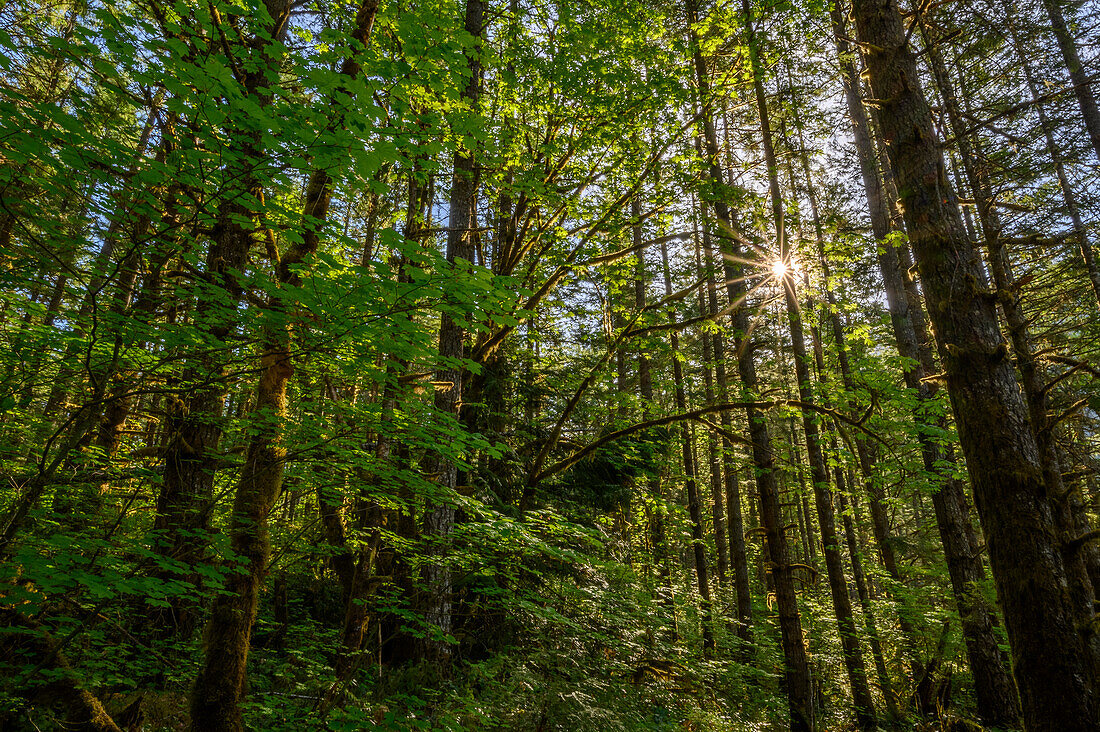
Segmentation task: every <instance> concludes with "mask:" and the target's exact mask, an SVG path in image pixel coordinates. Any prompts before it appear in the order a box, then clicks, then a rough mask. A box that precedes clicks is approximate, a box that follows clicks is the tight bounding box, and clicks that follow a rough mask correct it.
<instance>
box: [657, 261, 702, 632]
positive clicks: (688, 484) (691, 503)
mask: <svg viewBox="0 0 1100 732" xmlns="http://www.w3.org/2000/svg"><path fill="white" fill-rule="evenodd" d="M661 262H662V263H663V264H664V275H665V297H671V296H672V277H671V275H670V273H669V266H668V245H667V244H665V242H664V241H662V242H661ZM669 322H670V323H671V325H672V326H673V327H672V330H671V332H670V336H669V338H670V340H671V344H672V353H673V356H672V381H673V385H674V387H675V391H676V408H677V409H678V410H680V412H681V413H683V412H686V411H687V408H688V407H687V393H686V392H685V390H684V370H683V367H682V366H681V365H680V359H679V358H677V357H676V354H677V353H679V351H680V337H679V335H678V333H677V330H676V327H675V326H676V315H675V313H670V314H669ZM680 429H681V430H682V435H681V443H682V445H683V461H684V489H685V491H686V492H687V501H688V517H689V518H690V519H691V549H692V556H693V557H694V558H695V578H696V580H697V583H696V584H697V586H698V589H699V597H700V600H701V604H702V610H703V613H702V614H703V652H704V653H706V652H708V651H710V650H713V649H714V633H713V631H712V630H711V623H712V609H711V608H712V603H711V597H710V581H709V580H708V579H707V552H706V545H705V544H704V543H703V511H702V508H701V507H700V506H699V486H698V484H697V483H696V482H695V475H696V471H695V449H694V446H693V444H692V432H691V429H690V428H689V426H688V425H681V426H680Z"/></svg>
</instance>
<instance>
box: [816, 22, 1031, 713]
mask: <svg viewBox="0 0 1100 732" xmlns="http://www.w3.org/2000/svg"><path fill="white" fill-rule="evenodd" d="M832 20H833V30H834V38H835V40H836V44H837V51H838V53H839V55H840V57H841V60H842V61H841V63H842V66H841V69H842V73H843V79H844V83H845V92H846V98H847V103H848V113H849V117H850V119H851V122H852V131H853V135H854V137H855V142H856V152H857V156H858V161H859V165H860V172H861V174H862V178H863V184H864V190H865V191H866V193H867V200H868V206H869V208H870V213H871V227H872V231H873V232H874V235H875V240H876V242H877V243H878V247H879V252H880V254H879V269H880V271H881V273H882V278H883V282H884V284H885V289H886V301H887V306H888V308H889V311H890V321H891V324H892V326H893V331H894V338H895V341H896V343H897V348H898V353H899V354H900V355H901V356H902V357H903V358H906V359H909V361H910V363H912V364H913V366H912V367H910V368H908V369H906V370H905V371H904V373H903V376H904V378H905V383H906V385H907V387H908V388H910V389H913V390H914V391H915V392H916V393H917V395H918V397H919V398H920V400H921V401H922V402H927V401H929V400H932V399H934V398H935V394H934V392H933V390H932V387H931V386H930V384H929V382H927V381H925V376H930V375H932V374H933V373H935V371H934V362H933V357H932V353H931V348H930V346H929V343H928V340H929V339H928V336H927V332H926V329H925V327H924V324H925V320H924V317H923V311H922V310H921V305H920V300H919V296H918V295H917V293H916V289H915V287H909V286H908V283H907V282H906V278H905V276H904V275H903V272H905V271H907V270H908V266H906V267H905V268H904V269H903V267H902V264H901V261H900V257H899V253H907V251H908V250H907V248H903V247H895V246H894V245H893V244H892V243H891V242H890V241H889V239H888V237H889V235H890V233H891V230H893V229H894V227H893V226H892V225H891V215H890V212H891V208H890V207H889V206H888V205H887V194H886V183H885V182H884V181H881V180H880V179H879V175H878V172H877V170H876V163H875V161H876V157H877V156H876V153H875V151H874V150H873V147H872V142H871V130H870V125H869V122H868V119H867V115H866V112H865V110H864V107H863V103H862V101H861V100H860V98H859V94H858V76H857V75H856V71H855V67H854V65H853V64H852V63H851V62H850V61H846V59H848V58H849V53H850V51H849V47H848V44H847V41H846V40H845V38H846V37H847V30H846V29H845V27H844V17H843V15H842V13H841V12H840V10H839V9H838V8H834V9H833V11H832ZM885 162H886V166H885V167H884V171H883V172H884V173H888V172H889V161H885ZM914 418H915V420H916V421H917V422H918V425H919V424H920V423H921V422H922V421H923V420H925V419H926V418H925V417H921V416H920V415H919V413H917V414H914ZM938 426H939V427H942V426H943V425H938ZM918 440H919V442H920V444H921V456H922V460H923V462H924V466H925V470H926V471H928V473H929V474H930V475H942V476H943V477H942V478H941V479H940V483H939V484H938V485H937V486H935V488H934V491H933V494H932V504H933V507H934V509H935V513H936V524H937V527H938V529H939V534H940V540H941V542H942V544H943V549H944V556H945V558H946V561H947V568H948V574H949V576H950V578H951V585H952V590H953V592H954V595H955V601H956V605H957V607H958V611H959V617H960V620H961V624H962V631H963V636H964V639H965V642H966V648H967V655H968V658H969V661H970V669H971V673H972V674H973V676H974V686H975V692H976V696H977V702H978V712H979V714H980V715H981V717H982V719H983V720H984V721H985V722H986V723H987V724H990V725H993V726H1002V725H1003V726H1013V725H1014V724H1015V723H1016V720H1017V719H1018V716H1019V712H1018V709H1019V707H1018V702H1017V699H1016V689H1015V688H1014V687H1015V685H1014V684H1013V682H1012V679H1011V678H1010V676H1009V673H1008V670H1007V663H1006V662H1005V659H1003V658H1002V654H1001V651H1000V648H999V646H998V643H997V639H996V637H995V636H994V634H993V626H994V625H995V618H994V615H993V609H992V608H991V607H989V606H988V605H987V604H986V603H985V601H984V599H983V598H982V596H981V593H980V592H977V591H976V588H977V586H978V584H979V583H980V582H981V580H982V578H983V576H984V574H985V572H984V570H983V568H982V564H981V557H980V545H981V542H980V541H979V540H978V537H977V536H976V535H975V533H974V529H973V526H972V524H971V522H970V518H969V516H968V513H969V511H968V508H967V503H966V499H965V496H964V490H963V486H962V483H961V481H958V480H955V479H954V478H951V477H950V474H949V472H948V471H949V470H950V469H951V468H948V471H945V470H944V469H943V468H942V467H941V466H944V465H949V461H952V460H953V455H952V454H951V453H950V451H945V450H944V449H943V448H942V447H941V446H940V445H938V444H937V443H936V442H935V441H934V440H933V439H932V437H931V435H930V434H929V431H928V429H918ZM858 447H859V446H858V445H857V448H858ZM868 447H869V446H868ZM859 457H860V465H861V468H862V469H863V471H864V474H865V475H867V474H870V461H869V457H870V456H869V454H868V453H867V451H866V450H861V451H860V453H859ZM945 473H947V474H946V475H945ZM868 485H869V486H874V487H875V490H876V491H881V489H880V488H877V484H875V483H874V481H870V482H869V483H868ZM869 495H871V496H872V498H871V517H872V525H873V528H874V530H875V535H876V538H877V539H878V543H879V546H880V547H881V548H888V549H889V554H888V556H889V563H888V564H887V563H885V562H884V565H885V566H886V568H887V571H888V572H890V573H891V575H892V576H895V575H894V573H896V572H897V563H896V560H894V558H893V549H892V545H891V544H890V542H889V541H886V540H884V539H885V532H886V515H885V510H884V507H883V505H882V502H881V493H879V497H878V499H877V500H876V497H875V494H871V493H869ZM885 558H886V553H885V552H884V559H885ZM891 567H893V570H892V571H891ZM903 613H904V611H903ZM914 681H919V676H918V677H915V678H914Z"/></svg>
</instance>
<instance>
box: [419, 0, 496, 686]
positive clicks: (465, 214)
mask: <svg viewBox="0 0 1100 732" xmlns="http://www.w3.org/2000/svg"><path fill="white" fill-rule="evenodd" d="M486 6H487V3H486V2H485V0H466V11H465V20H464V23H463V27H464V28H465V30H466V32H467V33H469V34H470V36H472V37H473V40H474V43H473V45H471V46H470V47H469V48H468V50H467V51H466V68H467V71H468V73H469V76H468V77H467V79H466V85H465V87H464V88H463V90H462V101H463V104H464V106H465V108H466V112H467V113H468V114H477V110H478V99H479V96H480V93H481V52H482V51H481V41H482V40H483V39H484V34H485V22H486V18H485V10H486ZM473 144H474V141H473V138H472V137H471V138H463V139H462V140H461V145H462V147H460V148H459V149H458V150H457V151H456V152H455V155H454V174H453V177H452V179H451V193H450V219H449V221H448V223H447V261H448V262H449V263H451V264H452V265H457V266H456V267H455V272H456V273H460V272H462V271H463V269H464V268H465V267H466V266H468V264H463V262H465V263H472V262H473V261H474V252H475V249H476V247H475V243H476V237H477V216H476V204H477V188H478V181H477V161H476V159H475V155H474V149H473ZM465 337H466V333H465V329H464V328H463V326H462V325H461V324H460V323H458V322H456V321H455V319H454V318H453V317H452V316H451V315H450V314H449V313H446V312H444V313H443V315H442V318H441V321H440V325H439V358H440V360H441V362H442V364H444V365H441V366H440V368H439V370H438V371H437V372H436V377H435V380H436V382H437V383H438V384H440V386H439V387H438V388H437V390H436V393H435V408H436V410H438V411H439V412H440V413H441V414H447V415H451V416H452V417H454V418H456V419H457V418H458V417H459V410H460V409H461V405H462V380H463V378H464V376H465V369H463V368H461V367H459V366H458V365H457V364H456V363H455V362H456V361H457V360H458V359H461V358H462V357H463V355H464V354H465V345H464V340H465ZM427 467H428V472H429V474H431V475H432V476H433V478H434V480H435V481H436V483H437V484H438V485H439V486H440V488H441V489H442V490H441V496H440V497H439V498H436V499H433V500H432V501H430V505H428V506H426V507H425V510H424V521H423V536H424V537H425V538H426V539H428V540H429V541H432V540H434V541H438V542H445V541H446V539H447V537H448V536H449V535H450V533H451V530H452V529H453V528H454V521H455V509H454V506H453V505H451V504H450V502H449V501H450V499H449V496H450V495H451V494H453V491H454V490H455V487H456V486H457V485H458V466H457V465H456V464H455V461H454V459H453V458H451V457H448V456H446V455H444V454H442V453H435V454H433V455H432V456H431V457H430V459H429V460H428V462H427ZM433 551H434V552H435V553H436V554H437V557H438V558H437V559H436V560H435V561H433V562H430V563H428V564H427V565H426V566H425V567H424V576H423V581H424V593H425V597H424V606H423V609H424V613H425V615H426V619H427V621H428V622H429V623H431V624H432V625H434V626H435V627H436V628H438V630H439V632H440V633H441V634H443V635H448V634H450V632H451V627H452V624H453V617H452V601H451V591H452V590H451V584H452V583H451V578H450V571H449V570H448V569H447V568H446V567H445V566H444V564H443V561H442V552H443V551H444V550H443V548H442V547H437V548H435V549H433ZM422 656H423V657H424V658H425V659H427V660H432V661H436V662H439V663H442V664H446V663H448V662H449V660H450V647H449V645H448V644H447V643H446V642H445V641H439V640H426V641H425V642H424V644H423V649H422Z"/></svg>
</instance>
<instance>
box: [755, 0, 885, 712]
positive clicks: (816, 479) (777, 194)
mask: <svg viewBox="0 0 1100 732" xmlns="http://www.w3.org/2000/svg"><path fill="white" fill-rule="evenodd" d="M741 12H742V16H743V17H742V20H743V22H744V24H745V35H746V43H747V46H748V54H749V63H750V67H751V69H752V81H753V91H754V93H755V97H756V107H757V111H758V112H759V116H760V128H761V138H762V140H763V147H764V162H765V165H766V166H767V172H768V188H769V192H770V194H771V206H772V220H773V223H774V225H775V235H776V244H777V245H778V247H779V252H780V255H779V256H780V261H781V262H783V263H784V265H785V266H789V265H790V264H791V262H792V259H791V254H790V249H789V242H788V241H787V232H786V224H785V222H784V211H783V209H784V205H783V196H782V192H781V191H780V188H779V167H778V162H777V161H776V156H775V148H774V144H773V142H772V129H771V121H770V117H769V114H768V105H767V99H766V97H765V93H764V80H763V68H762V64H761V63H760V56H759V52H760V50H759V47H758V45H757V40H756V35H755V30H754V28H753V19H752V10H751V8H750V6H749V1H748V0H741ZM778 279H779V283H778V284H779V286H780V287H782V288H783V297H784V300H785V302H786V305H787V322H788V325H789V326H790V333H791V346H792V348H793V349H794V367H795V374H796V376H797V378H798V395H799V399H800V400H801V401H802V403H803V404H804V405H807V406H812V405H813V404H814V394H813V386H812V381H811V377H810V362H809V359H810V356H809V354H808V352H807V350H806V338H805V333H804V329H803V325H802V314H801V307H800V306H799V303H798V296H797V295H796V293H795V285H794V277H793V273H792V272H790V271H788V272H786V273H785V274H784V275H782V276H781V277H779V278H778ZM802 429H803V432H804V433H805V435H806V454H807V457H808V458H809V461H810V477H811V480H812V481H813V494H814V503H815V506H816V508H817V517H818V526H819V528H820V529H821V543H822V550H823V552H824V555H825V569H826V573H827V574H828V577H829V589H830V594H831V596H832V601H833V612H834V613H835V614H836V622H837V629H838V631H839V633H840V644H841V650H842V655H843V656H844V665H845V668H846V669H847V671H848V682H849V683H850V684H851V688H852V702H853V705H854V707H855V713H856V720H857V722H858V724H859V726H860V727H861V728H862V729H867V730H869V729H874V727H875V726H876V720H875V707H874V702H873V700H872V699H871V689H870V687H869V686H868V684H867V672H866V669H865V667H864V664H863V652H862V650H861V649H860V645H859V636H858V635H857V631H856V625H855V617H854V616H853V614H852V603H851V598H850V597H849V596H848V581H847V579H846V578H845V576H844V560H843V558H842V557H841V554H840V539H839V537H838V536H837V531H836V510H835V508H834V506H833V497H832V492H831V491H830V489H829V473H828V471H827V470H826V468H825V456H824V453H823V452H822V447H821V434H820V428H819V426H818V423H817V414H816V413H815V412H813V411H811V409H809V408H805V407H804V408H803V410H802ZM808 520H809V519H808V517H807V521H808Z"/></svg>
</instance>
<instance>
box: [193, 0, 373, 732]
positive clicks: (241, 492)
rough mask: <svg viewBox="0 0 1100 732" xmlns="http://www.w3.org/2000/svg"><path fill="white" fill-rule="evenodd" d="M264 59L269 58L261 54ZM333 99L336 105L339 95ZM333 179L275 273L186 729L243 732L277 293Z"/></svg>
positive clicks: (270, 422)
mask: <svg viewBox="0 0 1100 732" xmlns="http://www.w3.org/2000/svg"><path fill="white" fill-rule="evenodd" d="M377 10H378V3H377V0H364V2H363V4H362V5H361V6H360V8H359V11H358V13H357V15H356V27H355V30H354V31H353V38H354V39H355V40H356V41H357V42H359V43H360V44H362V45H364V46H365V45H366V44H367V43H368V42H369V39H370V34H371V30H372V28H373V25H374V18H375V15H376V13H377ZM267 11H268V13H269V14H270V15H271V18H272V20H273V22H274V26H273V28H272V29H271V31H272V32H271V37H273V38H280V37H281V36H282V33H283V31H284V30H285V27H286V22H287V19H288V16H289V11H290V6H289V4H287V3H286V2H283V1H282V0H279V2H278V4H273V5H270V6H269V7H268V8H267ZM257 45H259V47H260V48H267V46H266V43H265V42H262V41H259V40H258V39H257ZM264 58H265V60H266V61H268V62H271V61H273V59H271V58H270V57H268V56H266V53H265V55H264ZM274 70H275V69H274V68H273V67H272V66H266V67H265V65H261V66H260V69H259V70H257V71H254V72H251V74H250V76H251V75H254V76H255V78H254V79H250V81H251V83H250V84H249V85H248V86H247V87H246V88H248V89H250V90H252V91H255V90H256V89H257V88H259V87H260V85H261V84H273V83H275V82H274V81H273V79H272V78H271V77H270V76H269V74H270V75H271V76H274V74H273V73H272V72H273V71H274ZM340 73H341V75H342V76H343V77H345V78H347V79H348V80H350V79H353V78H354V77H356V76H357V75H358V73H359V64H358V62H357V61H356V60H355V59H354V57H348V58H347V59H345V60H344V63H343V64H342V66H341V68H340ZM341 91H342V90H341ZM333 94H334V96H333V99H334V100H335V98H336V97H335V94H336V90H334V92H333ZM334 106H335V105H334ZM333 124H334V125H335V126H337V127H343V126H344V124H343V118H342V115H340V114H339V113H337V115H336V117H335V119H334V120H333ZM331 180H332V173H331V172H330V171H329V169H328V168H323V167H318V168H316V169H315V170H314V171H313V173H312V175H311V176H310V179H309V183H308V184H307V186H306V192H305V202H304V205H303V207H302V217H301V221H302V236H301V239H300V240H298V241H297V242H295V243H294V244H293V245H292V246H291V247H290V248H289V249H288V250H287V251H286V252H285V253H284V254H283V256H282V258H281V259H280V261H279V263H278V267H277V268H276V275H277V277H278V284H279V286H280V289H279V290H276V291H274V292H273V293H272V294H271V296H270V300H269V302H268V310H269V317H270V318H271V320H272V322H271V323H270V324H269V326H268V332H267V333H266V335H265V343H264V351H263V355H262V356H261V358H260V379H259V384H258V385H257V388H256V396H255V402H254V404H253V407H252V413H251V418H250V421H251V423H252V425H253V432H252V437H251V439H250V441H249V445H248V451H247V453H246V456H245V462H244V465H243V467H242V469H241V475H240V479H239V481H238V482H237V485H236V486H235V492H234V494H235V497H234V501H233V511H232V516H231V519H230V526H229V539H230V546H231V548H232V550H233V554H234V556H236V557H237V558H238V559H239V560H240V561H241V562H242V564H243V565H244V567H243V571H240V572H234V573H232V574H230V575H229V578H228V580H227V582H226V586H225V588H224V590H223V591H222V592H221V593H219V594H218V596H217V597H216V598H215V600H214V604H213V608H212V610H211V616H210V620H209V621H208V622H207V625H206V631H205V634H204V638H203V648H204V651H205V653H204V658H203V665H202V668H201V670H200V671H199V675H198V678H196V680H195V685H194V688H193V689H192V693H191V729H192V730H195V732H198V730H203V731H204V732H205V731H206V730H213V731H216V732H221V731H223V730H224V731H226V732H238V731H239V730H243V729H244V722H243V719H242V716H241V708H240V705H241V702H242V701H243V699H244V696H245V691H246V681H247V664H248V653H249V647H250V644H251V637H252V626H253V623H254V622H255V619H256V611H257V608H258V606H259V597H260V589H261V587H262V586H263V581H264V577H265V575H266V573H267V568H268V563H269V560H270V555H271V538H270V535H269V534H268V529H267V523H268V516H269V515H270V513H271V510H272V508H274V505H275V501H276V499H277V498H278V497H279V492H280V491H281V489H282V482H283V472H284V469H285V466H286V457H287V454H286V447H285V445H283V442H282V438H283V421H284V420H285V418H286V397H287V384H288V382H289V381H290V377H291V375H292V374H293V371H294V367H293V364H292V355H291V342H290V330H289V326H288V324H287V323H286V322H285V317H284V316H285V313H286V312H287V311H288V310H289V309H290V308H291V307H292V306H293V304H294V303H293V301H292V300H290V299H287V298H285V297H284V296H283V294H282V292H283V291H284V289H286V288H291V289H293V288H296V287H299V286H301V277H300V275H299V274H298V272H297V270H296V269H295V268H296V267H297V266H298V265H302V264H305V263H307V260H308V259H309V258H310V257H311V256H312V255H314V254H315V253H316V252H317V249H318V246H319V245H320V236H321V231H322V230H323V228H324V226H325V223H326V221H327V219H328V213H329V208H330V205H331V202H332V191H331V185H330V184H331ZM235 226H238V227H239V226H240V225H239V224H236V225H235Z"/></svg>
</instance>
